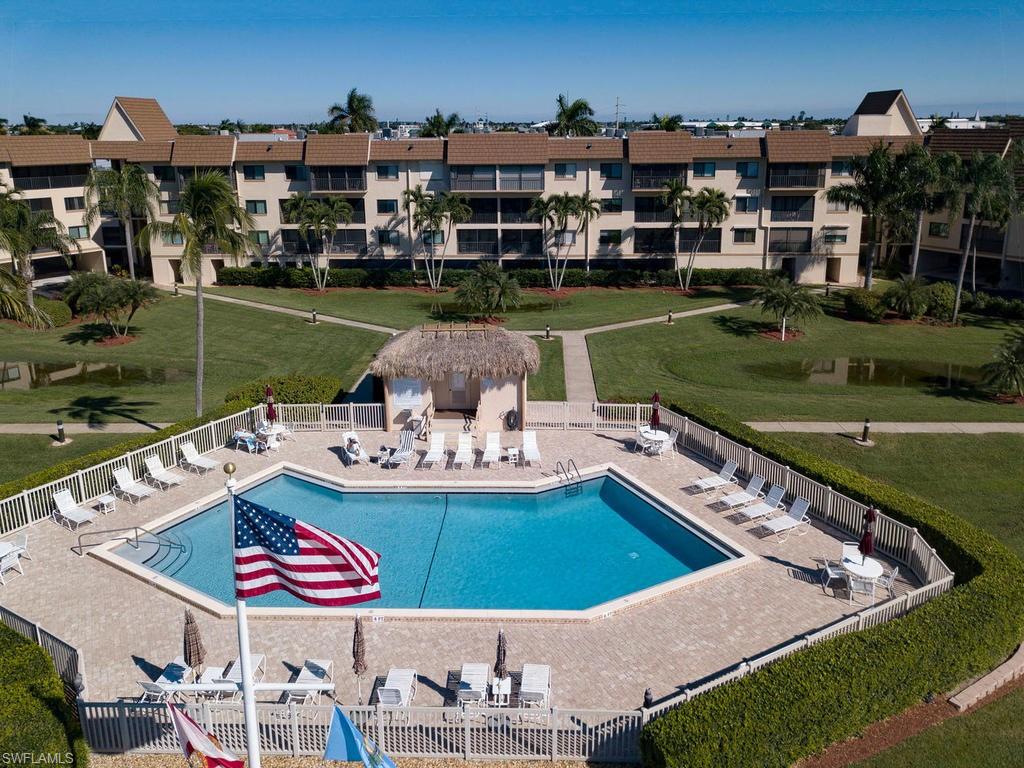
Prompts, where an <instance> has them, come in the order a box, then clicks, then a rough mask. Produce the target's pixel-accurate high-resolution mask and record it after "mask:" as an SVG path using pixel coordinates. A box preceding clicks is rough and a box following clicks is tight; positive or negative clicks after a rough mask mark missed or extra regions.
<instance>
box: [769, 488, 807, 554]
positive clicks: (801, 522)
mask: <svg viewBox="0 0 1024 768" xmlns="http://www.w3.org/2000/svg"><path fill="white" fill-rule="evenodd" d="M810 506H811V502H809V501H808V500H807V499H805V498H803V497H802V496H798V497H797V498H796V500H795V501H794V502H793V504H792V506H791V507H790V508H789V512H787V513H786V514H784V515H781V516H779V517H773V518H771V519H769V520H762V521H761V525H760V527H761V528H764V529H765V531H767V534H775V537H776V538H777V539H778V540H779V543H780V544H781V543H782V542H784V541H785V540H786V539H787V538H788V537H789V534H790V532H793V533H796V534H797V535H798V536H803V535H804V534H805V533H807V531H808V530H810V527H811V518H809V517H808V516H807V510H808V509H810Z"/></svg>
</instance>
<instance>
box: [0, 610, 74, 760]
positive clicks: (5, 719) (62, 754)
mask: <svg viewBox="0 0 1024 768" xmlns="http://www.w3.org/2000/svg"><path fill="white" fill-rule="evenodd" d="M0 691H2V692H3V695H2V696H0V753H4V754H7V755H11V756H13V755H18V754H23V753H27V754H30V755H32V756H33V759H34V760H36V761H40V762H42V763H43V764H46V765H53V764H58V763H59V764H60V765H68V764H69V762H70V761H72V760H73V761H74V765H75V766H86V765H88V762H89V750H88V749H87V748H86V745H85V741H84V739H83V738H82V734H81V730H80V728H79V727H78V723H77V722H76V721H75V720H74V719H73V717H72V715H71V712H70V711H69V708H68V705H67V704H66V703H65V701H64V685H63V683H62V682H61V680H60V678H59V677H58V676H57V672H56V671H55V670H54V668H53V662H52V661H51V660H50V657H49V656H48V655H47V654H46V651H44V650H43V649H42V648H40V647H39V646H38V645H36V644H35V643H32V642H30V641H28V640H26V639H25V638H23V637H22V636H21V635H19V634H18V633H17V632H15V631H14V630H12V629H9V628H7V627H6V626H3V625H2V624H0Z"/></svg>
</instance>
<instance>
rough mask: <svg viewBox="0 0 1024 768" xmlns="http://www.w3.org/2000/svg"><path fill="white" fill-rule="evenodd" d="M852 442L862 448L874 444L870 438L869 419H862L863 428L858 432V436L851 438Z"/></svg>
mask: <svg viewBox="0 0 1024 768" xmlns="http://www.w3.org/2000/svg"><path fill="white" fill-rule="evenodd" d="M853 442H855V443H856V444H857V445H860V446H863V447H864V448H870V447H871V446H873V445H874V444H875V443H874V441H873V440H872V439H871V419H864V430H863V431H862V432H861V433H860V437H855V438H854V439H853Z"/></svg>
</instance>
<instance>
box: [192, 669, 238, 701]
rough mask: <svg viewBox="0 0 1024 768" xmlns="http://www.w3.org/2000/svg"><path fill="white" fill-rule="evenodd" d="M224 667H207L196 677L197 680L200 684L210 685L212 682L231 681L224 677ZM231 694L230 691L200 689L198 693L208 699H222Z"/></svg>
mask: <svg viewBox="0 0 1024 768" xmlns="http://www.w3.org/2000/svg"><path fill="white" fill-rule="evenodd" d="M224 669H225V668H224V667H212V666H210V667H205V668H204V669H203V673H202V674H201V675H200V676H199V677H198V678H197V679H196V682H197V683H199V684H200V685H209V684H210V683H224V682H229V681H227V680H225V678H224ZM225 694H227V695H230V694H231V692H229V691H199V692H198V693H197V694H196V695H197V696H200V697H202V698H206V699H220V698H223V697H224V696H225Z"/></svg>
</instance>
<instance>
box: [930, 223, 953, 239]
mask: <svg viewBox="0 0 1024 768" xmlns="http://www.w3.org/2000/svg"><path fill="white" fill-rule="evenodd" d="M928 237H949V224H947V223H946V222H944V221H933V222H931V223H929V224H928Z"/></svg>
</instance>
